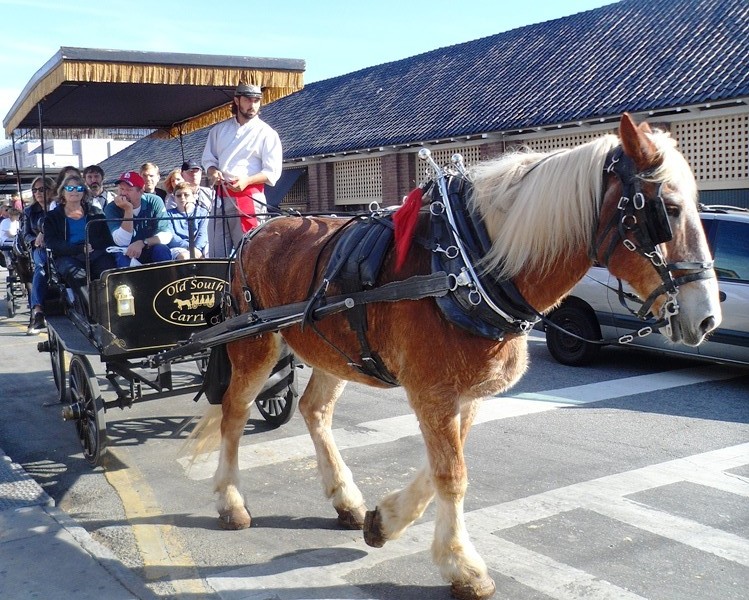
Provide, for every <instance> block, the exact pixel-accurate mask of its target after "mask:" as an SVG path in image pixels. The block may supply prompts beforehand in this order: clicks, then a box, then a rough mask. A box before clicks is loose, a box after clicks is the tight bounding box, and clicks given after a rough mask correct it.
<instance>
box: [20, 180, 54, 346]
mask: <svg viewBox="0 0 749 600" xmlns="http://www.w3.org/2000/svg"><path fill="white" fill-rule="evenodd" d="M53 195H54V182H53V181H52V178H51V177H44V178H42V177H37V178H36V179H34V181H33V182H32V183H31V199H32V200H31V204H30V205H29V206H27V207H26V208H25V209H24V211H23V239H24V241H25V242H26V246H27V247H28V248H30V249H31V257H32V259H33V262H34V275H33V276H32V278H31V299H30V301H29V302H30V304H31V320H30V322H29V328H28V329H27V330H26V333H27V335H37V334H38V333H39V332H40V331H41V330H42V329H44V327H45V326H46V324H45V322H44V311H43V310H42V306H43V305H44V297H45V296H46V295H47V270H46V269H47V251H46V250H45V247H44V233H43V232H42V224H43V223H44V217H45V216H46V215H47V211H48V210H49V205H50V202H51V201H52V197H53Z"/></svg>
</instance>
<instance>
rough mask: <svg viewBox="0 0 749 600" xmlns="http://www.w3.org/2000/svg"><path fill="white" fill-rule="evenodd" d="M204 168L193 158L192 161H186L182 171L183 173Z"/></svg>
mask: <svg viewBox="0 0 749 600" xmlns="http://www.w3.org/2000/svg"><path fill="white" fill-rule="evenodd" d="M202 168H203V167H201V166H200V163H199V162H198V161H197V160H195V159H194V158H191V159H190V160H186V161H185V162H183V163H182V170H183V171H189V170H190V169H202Z"/></svg>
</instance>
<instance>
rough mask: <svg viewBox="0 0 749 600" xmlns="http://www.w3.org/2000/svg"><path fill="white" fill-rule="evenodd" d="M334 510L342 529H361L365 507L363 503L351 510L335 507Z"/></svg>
mask: <svg viewBox="0 0 749 600" xmlns="http://www.w3.org/2000/svg"><path fill="white" fill-rule="evenodd" d="M336 511H338V524H339V525H340V526H341V527H343V528H344V529H362V528H363V527H364V515H365V513H366V511H367V509H366V508H365V506H364V505H363V504H362V505H361V506H357V507H356V508H354V509H352V510H346V509H343V508H336Z"/></svg>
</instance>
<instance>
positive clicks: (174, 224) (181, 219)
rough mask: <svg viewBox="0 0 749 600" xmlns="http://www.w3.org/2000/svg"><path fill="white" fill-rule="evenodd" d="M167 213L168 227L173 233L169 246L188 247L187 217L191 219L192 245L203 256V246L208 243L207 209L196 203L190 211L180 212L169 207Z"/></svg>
mask: <svg viewBox="0 0 749 600" xmlns="http://www.w3.org/2000/svg"><path fill="white" fill-rule="evenodd" d="M167 214H168V215H169V217H170V221H169V227H170V228H171V231H172V233H173V235H172V241H171V242H169V247H170V248H185V249H187V248H189V247H190V237H189V229H188V217H189V218H191V219H193V228H194V230H193V235H194V238H193V239H194V240H195V242H194V246H195V248H197V249H198V250H200V251H201V252H202V253H203V255H204V256H205V248H206V246H207V245H208V211H207V210H206V209H205V208H203V207H202V206H197V205H196V206H195V208H194V209H193V211H192V212H191V213H181V212H179V210H177V209H176V208H170V209H169V210H168V211H167Z"/></svg>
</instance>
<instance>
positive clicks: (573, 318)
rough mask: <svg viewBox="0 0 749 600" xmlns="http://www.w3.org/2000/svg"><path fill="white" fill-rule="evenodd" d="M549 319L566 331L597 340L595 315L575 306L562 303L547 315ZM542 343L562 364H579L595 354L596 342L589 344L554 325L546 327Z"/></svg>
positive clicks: (597, 348)
mask: <svg viewBox="0 0 749 600" xmlns="http://www.w3.org/2000/svg"><path fill="white" fill-rule="evenodd" d="M549 320H550V321H551V322H552V323H554V324H555V325H558V326H559V327H561V328H563V329H564V330H566V331H569V332H570V333H574V334H575V335H578V336H580V337H582V338H585V339H588V340H600V339H601V328H600V326H599V325H598V321H597V320H596V318H595V316H594V315H593V314H592V313H591V312H590V311H589V310H586V309H584V308H581V307H579V306H572V305H567V306H562V307H560V308H558V309H557V310H555V311H553V312H552V313H551V314H550V315H549ZM546 347H547V348H548V349H549V352H550V353H551V355H552V356H553V357H554V358H555V359H556V360H557V361H558V362H560V363H562V364H563V365H570V366H573V367H581V366H584V365H588V364H590V363H591V362H593V360H594V359H595V358H596V357H597V356H598V353H599V351H600V350H601V346H600V344H590V343H588V342H583V341H582V340H578V339H577V338H573V337H572V336H569V335H566V334H565V333H564V332H563V331H559V330H558V329H556V328H555V327H552V326H548V325H547V327H546Z"/></svg>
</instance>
